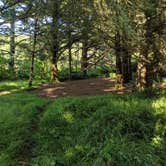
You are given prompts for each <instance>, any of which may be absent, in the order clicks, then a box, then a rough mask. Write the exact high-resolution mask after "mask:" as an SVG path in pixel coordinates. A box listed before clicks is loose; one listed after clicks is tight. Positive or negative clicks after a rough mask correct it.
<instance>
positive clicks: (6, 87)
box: [0, 80, 41, 93]
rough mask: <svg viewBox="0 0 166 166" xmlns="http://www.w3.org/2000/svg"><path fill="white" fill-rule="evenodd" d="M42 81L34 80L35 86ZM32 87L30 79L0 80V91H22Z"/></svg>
mask: <svg viewBox="0 0 166 166" xmlns="http://www.w3.org/2000/svg"><path fill="white" fill-rule="evenodd" d="M40 83H41V80H40V81H39V80H34V81H33V87H32V88H34V87H36V86H37V85H39V84H40ZM28 89H31V88H29V87H28V80H16V81H9V80H7V81H1V82H0V92H1V91H6V92H8V93H12V92H17V91H22V90H28Z"/></svg>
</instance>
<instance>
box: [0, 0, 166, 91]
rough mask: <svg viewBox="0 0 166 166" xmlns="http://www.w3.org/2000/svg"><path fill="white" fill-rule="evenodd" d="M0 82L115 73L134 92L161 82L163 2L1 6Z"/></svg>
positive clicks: (39, 0)
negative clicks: (134, 88) (130, 86)
mask: <svg viewBox="0 0 166 166" xmlns="http://www.w3.org/2000/svg"><path fill="white" fill-rule="evenodd" d="M0 5H1V7H0V12H1V16H0V26H1V29H0V63H1V67H0V78H1V80H3V79H28V78H29V86H31V85H32V80H33V79H34V78H36V79H41V80H50V79H51V81H52V83H54V82H57V81H58V80H60V81H63V80H66V79H80V78H86V77H87V76H90V77H91V76H98V75H99V76H100V75H102V74H105V75H109V74H110V73H116V78H117V83H120V84H123V83H129V82H130V81H134V82H135V83H136V86H137V88H138V89H140V90H142V89H144V88H145V87H150V86H152V85H153V83H154V82H160V81H161V80H162V78H164V76H165V73H166V71H165V68H166V66H165V62H166V59H165V58H166V57H165V54H166V48H165V46H166V43H165V40H164V39H165V32H166V29H165V16H166V15H165V14H166V13H165V1H164V0H141V1H136V0H135V1H129V0H122V1H120V0H108V1H106V0H105V1H100V0H97V1H92V0H80V1H79V0H78V1H74V0H66V1H61V0H56V1H51V0H50V1H49V0H28V1H26V0H20V1H19V0H18V1H17V0H16V1H10V0H3V1H2V0H1V3H0Z"/></svg>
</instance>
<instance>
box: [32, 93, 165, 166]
mask: <svg viewBox="0 0 166 166" xmlns="http://www.w3.org/2000/svg"><path fill="white" fill-rule="evenodd" d="M165 103H166V99H165V98H164V97H162V95H161V96H159V97H158V98H157V97H156V98H147V94H130V95H129V94H128V95H122V96H118V95H108V96H96V97H82V98H81V97H79V98H78V97H69V98H62V99H58V100H56V101H55V102H53V103H52V104H51V105H50V106H48V108H47V110H46V111H45V113H44V115H43V116H42V117H41V121H40V124H39V131H38V132H37V133H36V135H35V139H36V141H37V146H36V147H35V148H34V151H33V153H34V158H33V165H35V166H54V165H65V166H71V165H72V166H78V165H80V166H92V165H94V166H130V165H131V166H133V165H134V166H162V165H164V164H165V162H166V158H165V152H166V143H165V142H166V104H165Z"/></svg>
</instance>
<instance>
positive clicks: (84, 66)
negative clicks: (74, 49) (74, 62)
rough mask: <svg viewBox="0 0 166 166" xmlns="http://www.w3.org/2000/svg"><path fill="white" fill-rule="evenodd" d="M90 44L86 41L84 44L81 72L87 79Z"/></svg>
mask: <svg viewBox="0 0 166 166" xmlns="http://www.w3.org/2000/svg"><path fill="white" fill-rule="evenodd" d="M87 53H88V43H87V41H86V40H84V41H83V43H82V59H81V70H82V75H83V77H84V78H85V77H86V76H87V67H88V57H87V56H88V55H87Z"/></svg>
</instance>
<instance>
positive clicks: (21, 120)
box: [0, 94, 46, 166]
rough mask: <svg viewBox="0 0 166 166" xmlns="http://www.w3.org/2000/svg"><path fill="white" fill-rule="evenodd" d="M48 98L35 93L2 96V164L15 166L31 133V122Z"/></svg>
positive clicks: (0, 99)
mask: <svg viewBox="0 0 166 166" xmlns="http://www.w3.org/2000/svg"><path fill="white" fill-rule="evenodd" d="M45 102H46V100H44V99H42V98H39V97H36V96H34V95H25V94H10V95H6V96H0V165H2V166H13V165H17V164H16V158H17V156H18V155H19V154H20V153H21V152H22V150H23V147H24V144H25V142H26V140H28V138H29V137H30V135H31V123H32V120H33V119H34V118H36V116H37V109H39V108H42V106H43V105H44V104H45Z"/></svg>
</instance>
